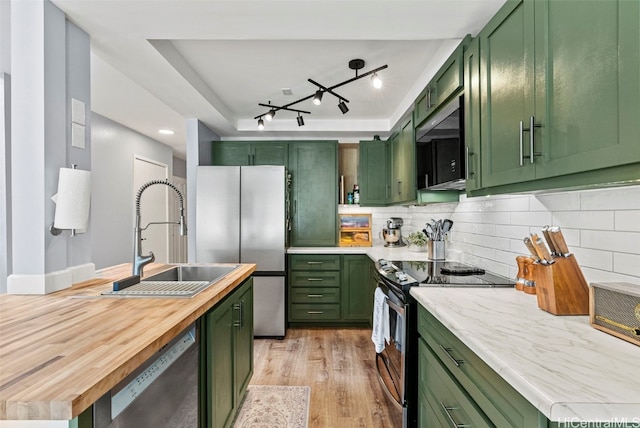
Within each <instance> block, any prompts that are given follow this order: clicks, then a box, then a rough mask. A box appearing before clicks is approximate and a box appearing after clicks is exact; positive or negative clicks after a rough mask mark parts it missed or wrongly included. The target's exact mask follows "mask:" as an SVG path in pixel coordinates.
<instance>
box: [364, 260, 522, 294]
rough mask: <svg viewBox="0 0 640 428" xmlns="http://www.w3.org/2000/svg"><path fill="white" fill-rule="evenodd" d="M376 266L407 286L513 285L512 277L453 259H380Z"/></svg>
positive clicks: (384, 275)
mask: <svg viewBox="0 0 640 428" xmlns="http://www.w3.org/2000/svg"><path fill="white" fill-rule="evenodd" d="M376 268H377V270H378V273H379V274H380V276H381V278H384V279H385V280H386V281H388V282H391V283H392V284H394V285H396V286H398V287H400V288H402V289H406V288H407V287H416V286H417V287H513V286H514V285H515V282H514V281H513V280H511V279H509V278H505V277H502V276H499V275H494V274H492V273H488V272H486V271H485V270H484V269H481V268H478V267H475V266H469V265H466V264H463V263H459V262H450V261H432V260H429V261H389V260H382V259H381V260H378V262H376Z"/></svg>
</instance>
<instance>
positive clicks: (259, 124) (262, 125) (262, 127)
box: [258, 118, 264, 131]
mask: <svg viewBox="0 0 640 428" xmlns="http://www.w3.org/2000/svg"><path fill="white" fill-rule="evenodd" d="M258 129H259V130H260V131H262V130H263V129H264V120H262V118H260V119H258Z"/></svg>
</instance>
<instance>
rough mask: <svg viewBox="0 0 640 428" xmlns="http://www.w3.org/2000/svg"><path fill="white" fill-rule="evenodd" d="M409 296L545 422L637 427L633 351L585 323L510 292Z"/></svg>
mask: <svg viewBox="0 0 640 428" xmlns="http://www.w3.org/2000/svg"><path fill="white" fill-rule="evenodd" d="M411 295H412V296H414V297H415V298H416V299H417V301H418V302H419V303H420V304H421V305H422V306H424V307H425V308H426V309H427V310H428V311H429V312H431V313H432V314H433V315H434V316H435V317H436V318H437V319H438V320H439V321H440V322H441V323H442V324H444V325H445V326H446V327H447V328H448V329H449V330H451V331H452V332H453V334H455V335H456V336H457V337H458V338H459V339H460V340H461V341H462V342H464V343H465V344H466V345H467V346H468V347H469V348H470V349H471V350H472V351H473V352H475V353H476V354H477V355H478V356H479V357H480V358H481V359H482V360H484V361H485V362H486V363H487V364H488V365H489V366H490V367H491V368H492V369H493V370H494V371H496V372H497V373H498V374H499V375H500V376H502V378H504V379H505V380H506V381H507V382H508V383H509V384H510V385H511V386H512V387H513V388H515V389H516V390H517V391H519V392H520V394H522V396H524V397H525V398H526V399H527V400H528V401H529V402H531V403H532V404H533V405H534V406H536V407H537V408H538V410H540V411H541V412H542V413H543V414H544V415H546V416H547V418H549V419H550V420H551V421H556V422H566V421H576V420H580V421H612V420H618V421H620V420H626V422H627V423H629V424H633V425H632V426H640V374H639V373H638V367H639V365H640V347H638V346H635V345H633V344H631V343H628V342H625V341H624V340H621V339H618V338H615V337H613V336H610V335H608V334H606V333H603V332H601V331H598V330H596V329H594V328H593V327H591V326H590V325H589V319H588V317H586V316H555V315H552V314H549V313H547V312H544V311H542V310H540V309H539V308H538V305H537V300H536V297H535V296H531V295H527V294H524V293H521V292H518V291H516V290H515V289H512V288H508V289H488V288H484V289H479V288H476V289H451V288H448V289H441V288H418V287H414V288H412V289H411ZM636 424H637V425H636ZM576 426H577V425H576ZM581 426H582V425H581ZM603 426H604V425H603ZM616 426H617V425H616Z"/></svg>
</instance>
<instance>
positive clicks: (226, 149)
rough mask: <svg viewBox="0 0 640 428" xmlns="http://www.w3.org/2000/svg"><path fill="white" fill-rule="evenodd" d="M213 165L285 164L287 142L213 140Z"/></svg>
mask: <svg viewBox="0 0 640 428" xmlns="http://www.w3.org/2000/svg"><path fill="white" fill-rule="evenodd" d="M212 155H213V165H219V166H248V165H285V166H286V165H287V158H288V144H287V143H285V142H279V141H257V142H252V141H214V142H213V153H212Z"/></svg>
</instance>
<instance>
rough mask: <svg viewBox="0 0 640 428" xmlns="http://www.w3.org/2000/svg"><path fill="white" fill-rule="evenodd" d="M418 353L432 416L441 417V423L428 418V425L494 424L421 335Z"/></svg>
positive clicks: (422, 387) (481, 427) (483, 427)
mask: <svg viewBox="0 0 640 428" xmlns="http://www.w3.org/2000/svg"><path fill="white" fill-rule="evenodd" d="M418 355H419V357H418V358H419V360H418V376H419V384H420V392H421V393H422V394H424V397H426V399H427V406H428V407H430V408H431V410H432V412H433V414H432V417H433V416H435V417H436V419H437V420H438V423H435V421H427V423H428V426H442V427H446V426H454V427H455V426H460V427H462V426H464V427H477V428H489V427H493V426H494V425H493V424H492V423H491V421H490V420H489V419H488V418H487V417H486V415H485V414H484V413H483V412H482V411H481V410H480V409H479V408H478V406H477V405H476V404H475V403H474V402H473V400H472V399H471V398H470V397H469V396H468V395H467V393H466V392H465V391H464V390H463V389H462V388H461V387H460V386H459V385H458V383H457V382H456V381H455V380H454V379H453V378H452V377H451V375H450V374H449V373H448V372H447V370H446V369H445V368H444V367H443V366H442V364H441V363H440V361H439V359H438V357H436V356H435V355H434V354H433V352H432V351H431V350H430V349H429V347H428V346H427V344H426V342H425V341H424V340H422V339H419V344H418Z"/></svg>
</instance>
